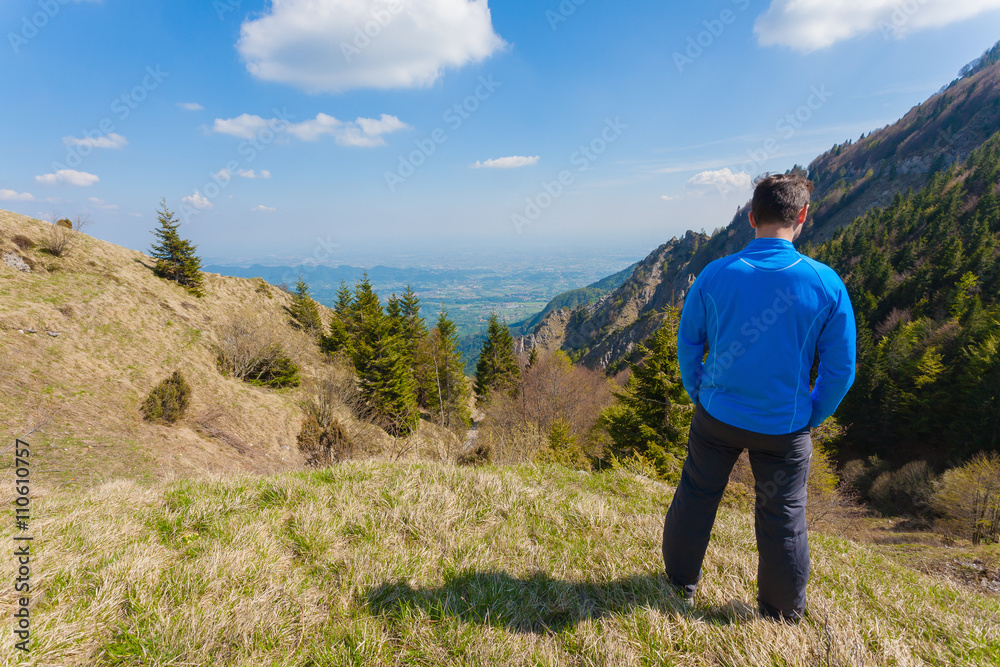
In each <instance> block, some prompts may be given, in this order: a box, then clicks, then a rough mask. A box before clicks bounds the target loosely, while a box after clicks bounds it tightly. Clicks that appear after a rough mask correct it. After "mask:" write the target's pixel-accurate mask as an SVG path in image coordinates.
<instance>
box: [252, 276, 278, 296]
mask: <svg viewBox="0 0 1000 667" xmlns="http://www.w3.org/2000/svg"><path fill="white" fill-rule="evenodd" d="M252 282H253V288H254V291H255V292H257V294H263V295H264V296H266V297H267V298H268V299H273V298H274V296H272V295H271V288H270V287H268V285H267V283H266V282H264V279H263V278H254V279H253V281H252Z"/></svg>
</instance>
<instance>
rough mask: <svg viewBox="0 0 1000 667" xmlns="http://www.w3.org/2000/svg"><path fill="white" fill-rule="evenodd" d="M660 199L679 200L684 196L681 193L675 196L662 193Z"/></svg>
mask: <svg viewBox="0 0 1000 667" xmlns="http://www.w3.org/2000/svg"><path fill="white" fill-rule="evenodd" d="M660 199H662V200H663V201H677V200H678V199H682V197H681V196H680V195H675V196H670V195H660Z"/></svg>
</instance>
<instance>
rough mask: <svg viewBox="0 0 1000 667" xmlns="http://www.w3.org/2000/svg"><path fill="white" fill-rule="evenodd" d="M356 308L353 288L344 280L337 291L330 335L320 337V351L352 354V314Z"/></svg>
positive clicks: (331, 317)
mask: <svg viewBox="0 0 1000 667" xmlns="http://www.w3.org/2000/svg"><path fill="white" fill-rule="evenodd" d="M353 308H354V296H353V294H352V293H351V288H350V287H348V286H347V283H345V282H344V281H343V280H341V281H340V289H338V290H337V301H336V303H335V304H334V306H333V314H332V315H331V316H330V326H329V329H328V331H329V333H327V334H324V335H323V336H321V337H320V342H319V345H320V349H321V350H322V351H323V352H326V353H327V354H336V353H337V352H345V353H347V354H348V355H350V354H351V344H352V329H351V324H352V322H351V312H352V310H353Z"/></svg>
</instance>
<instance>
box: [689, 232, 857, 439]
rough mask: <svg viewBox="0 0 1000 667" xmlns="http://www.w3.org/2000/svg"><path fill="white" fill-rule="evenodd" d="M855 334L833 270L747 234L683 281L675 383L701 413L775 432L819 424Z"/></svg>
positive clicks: (842, 380)
mask: <svg viewBox="0 0 1000 667" xmlns="http://www.w3.org/2000/svg"><path fill="white" fill-rule="evenodd" d="M856 336H857V332H856V329H855V324H854V310H853V308H852V307H851V301H850V298H849V297H848V295H847V290H846V288H845V287H844V283H843V282H842V281H841V280H840V278H839V277H838V276H837V274H836V273H835V272H834V271H833V269H831V268H830V267H828V266H826V265H825V264H822V263H821V262H817V261H815V260H813V259H810V258H808V257H806V256H805V255H802V254H800V253H799V252H798V251H796V250H795V247H794V246H793V245H792V244H791V243H790V242H789V241H785V240H782V239H756V240H754V241H751V242H750V244H749V245H748V246H747V247H746V249H745V250H743V251H742V252H739V253H736V254H735V255H730V256H729V257H724V258H722V259H719V260H716V261H714V262H712V263H711V264H709V265H708V266H707V267H705V270H704V271H702V272H701V275H700V276H698V279H697V280H696V281H695V282H694V285H692V286H691V290H690V291H689V292H688V294H687V296H686V297H685V299H684V310H683V312H682V314H681V321H680V328H679V330H678V333H677V357H678V360H679V362H680V367H681V377H682V379H683V381H684V388H685V389H686V390H687V393H688V395H690V396H691V399H692V400H693V401H694V402H695V403H701V406H702V407H703V408H704V409H705V410H706V411H707V412H708V413H709V414H710V415H712V416H713V417H715V418H716V419H718V420H720V421H723V422H725V423H727V424H729V425H731V426H736V427H738V428H742V429H746V430H748V431H754V432H756V433H765V434H768V435H781V434H785V433H792V432H794V431H798V430H800V429H802V428H805V427H806V426H818V425H819V424H821V423H822V422H823V421H824V420H825V419H826V418H827V417H829V416H830V415H832V414H833V411H834V410H836V409H837V406H838V405H840V402H841V401H842V400H843V398H844V396H845V395H846V394H847V390H848V389H849V388H850V387H851V384H852V383H853V382H854V366H855V358H856ZM706 345H707V347H708V356H707V357H705V348H706ZM816 355H818V356H819V377H817V378H816V384H815V387H814V388H813V389H812V391H811V392H810V390H809V374H810V371H811V370H812V367H813V360H814V359H815V357H816Z"/></svg>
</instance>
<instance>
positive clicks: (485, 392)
mask: <svg viewBox="0 0 1000 667" xmlns="http://www.w3.org/2000/svg"><path fill="white" fill-rule="evenodd" d="M520 377H521V368H520V366H519V365H518V363H517V357H516V356H515V355H514V339H513V337H511V335H510V329H508V328H507V327H506V326H504V325H503V324H501V323H500V319H499V318H498V317H497V314H496V312H493V313H490V319H489V325H488V326H487V328H486V340H485V341H483V348H482V352H480V354H479V363H477V364H476V402H477V403H478V404H480V405H482V404H484V403H485V402H486V401H487V400H488V399H489V396H490V394H491V393H492V392H503V391H510V390H511V389H513V388H514V387H515V386H516V384H517V381H518V380H519V379H520Z"/></svg>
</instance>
